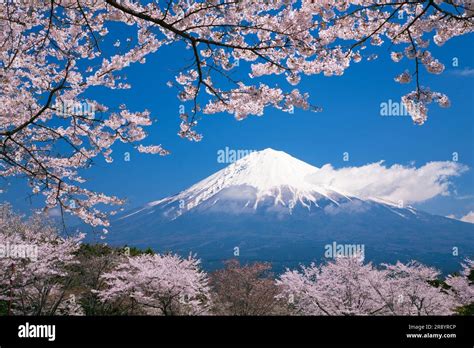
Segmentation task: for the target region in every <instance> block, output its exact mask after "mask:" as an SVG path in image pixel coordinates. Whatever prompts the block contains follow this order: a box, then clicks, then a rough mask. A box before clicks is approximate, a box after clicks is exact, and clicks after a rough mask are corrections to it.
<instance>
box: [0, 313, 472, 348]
mask: <svg viewBox="0 0 474 348" xmlns="http://www.w3.org/2000/svg"><path fill="white" fill-rule="evenodd" d="M26 323H29V324H30V325H31V324H35V325H44V324H48V325H51V324H53V325H55V340H54V341H53V342H50V341H48V339H47V338H45V337H42V338H31V337H28V338H20V337H18V333H19V326H20V325H25V324H26ZM473 324H474V320H473V317H461V316H452V317H212V316H209V317H150V316H139V317H118V316H117V317H20V316H16V317H0V346H1V348H4V347H7V348H8V347H9V346H12V345H21V346H25V345H35V346H37V345H38V344H47V345H58V344H61V345H67V344H86V343H88V344H100V345H109V344H114V345H116V344H131V345H132V346H137V345H145V344H154V343H155V344H156V343H160V344H161V345H169V344H171V345H174V344H186V345H188V344H189V345H193V346H195V345H199V344H205V345H209V344H216V345H217V344H219V345H222V344H259V345H263V344H271V345H274V344H284V345H288V346H295V345H304V344H315V343H319V344H321V343H324V344H330V345H334V344H352V345H353V344H412V345H415V346H420V345H423V346H430V347H432V346H435V345H445V346H449V347H454V346H465V347H473V343H474V325H473ZM407 334H412V335H413V334H420V335H421V336H422V337H416V338H410V337H407ZM430 334H431V335H433V334H436V335H438V334H441V335H450V337H446V336H444V337H441V338H438V337H436V338H435V337H434V336H430V337H428V336H425V335H430ZM423 336H424V337H423ZM454 336H455V337H454Z"/></svg>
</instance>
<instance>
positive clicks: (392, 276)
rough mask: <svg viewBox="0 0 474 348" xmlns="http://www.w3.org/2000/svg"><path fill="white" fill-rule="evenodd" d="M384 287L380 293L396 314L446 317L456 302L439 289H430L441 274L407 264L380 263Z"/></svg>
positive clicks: (418, 265)
mask: <svg viewBox="0 0 474 348" xmlns="http://www.w3.org/2000/svg"><path fill="white" fill-rule="evenodd" d="M383 267H384V268H385V273H386V279H387V284H386V285H387V286H386V288H385V289H384V291H383V292H382V291H381V294H382V296H383V297H385V298H389V299H391V306H390V307H389V308H390V311H391V312H392V313H393V314H396V315H449V314H453V313H454V309H455V307H456V302H455V300H454V298H453V297H452V296H451V295H450V294H449V293H448V292H447V291H445V290H444V289H443V288H442V287H440V286H438V287H436V286H433V284H432V282H433V281H435V280H437V279H438V278H439V276H440V274H441V272H440V271H438V270H437V269H435V268H433V267H429V266H425V265H422V264H420V263H418V262H415V261H411V262H409V263H407V264H404V263H401V262H397V263H396V264H395V265H388V264H383Z"/></svg>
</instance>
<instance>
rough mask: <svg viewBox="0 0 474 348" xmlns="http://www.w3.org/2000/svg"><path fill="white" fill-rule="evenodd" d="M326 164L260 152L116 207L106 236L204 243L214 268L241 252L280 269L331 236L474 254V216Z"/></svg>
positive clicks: (379, 246)
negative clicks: (413, 199)
mask: <svg viewBox="0 0 474 348" xmlns="http://www.w3.org/2000/svg"><path fill="white" fill-rule="evenodd" d="M318 170H319V168H317V167H314V166H311V165H309V164H307V163H305V162H303V161H300V160H298V159H296V158H294V157H292V156H290V155H288V154H286V153H285V152H281V151H275V150H273V149H266V150H263V151H258V152H253V153H250V154H249V155H247V156H246V157H244V158H242V159H240V160H238V161H236V162H234V163H232V164H230V165H229V166H227V167H226V168H224V169H222V170H220V171H218V172H216V173H215V174H213V175H211V176H209V177H207V178H206V179H204V180H202V181H200V182H198V183H197V184H195V185H193V186H191V187H189V188H188V189H186V190H184V191H182V192H180V193H178V194H176V195H174V196H170V197H166V198H163V199H160V200H158V201H154V202H150V203H148V204H147V205H145V206H143V207H141V208H139V209H136V210H133V211H129V212H126V213H124V214H122V215H121V216H117V217H116V218H115V219H114V220H112V222H111V227H110V229H109V230H110V233H109V234H108V235H107V242H108V243H109V244H112V245H124V244H127V245H134V246H138V247H152V248H153V249H155V250H156V251H160V252H165V251H173V252H177V253H180V254H183V255H184V254H188V253H190V252H191V253H196V254H197V256H198V257H200V258H201V259H202V260H203V264H204V266H205V267H207V268H210V269H212V268H215V267H218V266H220V264H221V261H222V260H225V259H229V258H232V257H235V256H238V257H239V258H240V259H241V260H242V261H254V260H262V261H269V262H272V263H273V265H274V267H275V268H276V269H282V268H283V267H294V266H295V265H297V264H299V263H309V262H311V261H321V260H322V259H323V258H324V253H325V248H327V246H328V245H335V244H338V245H363V246H364V254H365V258H366V260H370V261H374V262H377V263H378V262H396V261H397V260H400V261H409V260H412V259H415V260H418V261H420V262H423V263H427V264H430V265H433V266H436V267H438V268H440V269H442V270H443V271H445V272H451V271H455V270H457V269H458V268H459V262H460V261H462V259H463V258H464V257H466V256H470V257H472V256H473V255H474V224H469V223H465V222H461V221H457V220H453V219H449V218H446V217H442V216H436V215H431V214H429V213H426V212H422V211H418V210H416V209H414V208H412V207H410V206H406V207H399V206H398V205H397V204H394V203H392V202H388V201H385V200H382V199H379V198H377V197H370V198H361V197H358V196H357V195H354V194H351V193H350V192H343V191H341V190H338V189H337V188H335V187H330V186H327V185H318V184H317V183H314V181H313V180H311V175H312V174H314V173H316V172H317V171H318Z"/></svg>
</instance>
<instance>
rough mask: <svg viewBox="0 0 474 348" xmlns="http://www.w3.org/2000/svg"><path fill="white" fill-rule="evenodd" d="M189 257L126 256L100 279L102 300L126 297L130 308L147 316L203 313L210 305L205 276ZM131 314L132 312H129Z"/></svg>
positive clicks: (195, 261) (194, 260) (197, 263)
mask: <svg viewBox="0 0 474 348" xmlns="http://www.w3.org/2000/svg"><path fill="white" fill-rule="evenodd" d="M199 264H200V261H199V260H198V259H196V258H194V257H192V256H189V257H188V258H186V259H185V258H181V257H180V256H178V255H171V254H167V255H159V254H155V255H148V254H144V255H139V256H134V257H127V258H126V259H125V260H123V262H121V263H119V264H118V265H117V266H116V267H115V268H114V269H113V270H112V271H111V272H109V273H106V274H104V275H103V276H102V277H103V279H104V280H105V282H106V283H107V287H106V288H105V289H102V290H100V291H99V292H98V293H99V296H100V298H101V299H102V300H103V301H109V300H116V299H118V298H128V299H130V301H131V305H132V306H135V307H138V310H139V311H140V310H141V311H143V312H145V313H147V314H155V315H196V314H205V313H206V312H207V310H208V306H209V303H210V290H209V286H208V278H207V275H206V274H205V273H204V272H202V271H201V270H200V269H199ZM132 312H133V310H132Z"/></svg>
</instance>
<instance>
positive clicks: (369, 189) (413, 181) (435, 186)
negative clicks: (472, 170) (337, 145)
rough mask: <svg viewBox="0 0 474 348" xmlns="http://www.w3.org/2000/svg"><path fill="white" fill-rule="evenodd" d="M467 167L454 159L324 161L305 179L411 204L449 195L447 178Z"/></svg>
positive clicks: (337, 188) (349, 192)
mask: <svg viewBox="0 0 474 348" xmlns="http://www.w3.org/2000/svg"><path fill="white" fill-rule="evenodd" d="M467 169H468V167H467V166H465V165H462V164H458V163H456V162H429V163H427V164H425V165H424V166H422V167H419V168H416V167H414V166H403V165H400V164H394V165H392V166H391V167H387V166H386V165H384V162H383V161H380V162H377V163H371V164H367V165H364V166H360V167H345V168H340V169H335V168H333V167H332V165H331V164H326V165H324V166H323V167H321V168H320V169H319V170H318V171H317V172H316V173H315V174H313V175H311V176H310V177H309V178H308V180H309V181H311V182H312V183H314V184H316V185H321V186H330V187H332V188H334V189H335V190H338V191H340V192H344V193H347V194H352V195H355V196H358V197H360V198H370V197H374V198H375V197H376V198H381V199H385V200H389V201H392V202H398V201H403V202H404V204H410V203H417V202H423V201H426V200H428V199H430V198H433V197H435V196H438V195H444V196H446V195H449V194H450V191H449V189H450V187H451V185H452V183H451V181H450V179H451V178H452V177H456V176H459V175H461V174H462V173H463V172H465V171H466V170H467Z"/></svg>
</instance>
